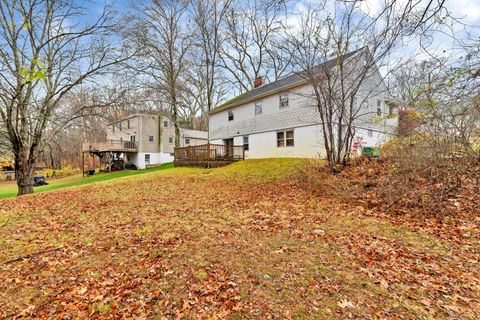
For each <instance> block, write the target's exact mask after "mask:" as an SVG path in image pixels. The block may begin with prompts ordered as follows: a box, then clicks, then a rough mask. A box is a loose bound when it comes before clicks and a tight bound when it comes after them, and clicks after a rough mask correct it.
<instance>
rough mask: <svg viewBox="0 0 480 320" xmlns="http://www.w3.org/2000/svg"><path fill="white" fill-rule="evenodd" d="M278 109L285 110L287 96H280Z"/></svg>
mask: <svg viewBox="0 0 480 320" xmlns="http://www.w3.org/2000/svg"><path fill="white" fill-rule="evenodd" d="M279 107H280V108H287V107H288V95H280V104H279Z"/></svg>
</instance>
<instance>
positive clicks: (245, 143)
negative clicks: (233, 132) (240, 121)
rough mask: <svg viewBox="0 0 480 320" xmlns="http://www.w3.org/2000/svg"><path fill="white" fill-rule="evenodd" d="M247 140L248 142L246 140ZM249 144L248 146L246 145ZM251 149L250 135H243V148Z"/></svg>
mask: <svg viewBox="0 0 480 320" xmlns="http://www.w3.org/2000/svg"><path fill="white" fill-rule="evenodd" d="M245 141H246V142H245ZM245 146H247V147H245ZM248 149H249V139H248V136H243V150H245V151H248Z"/></svg>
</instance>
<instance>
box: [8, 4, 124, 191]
mask: <svg viewBox="0 0 480 320" xmlns="http://www.w3.org/2000/svg"><path fill="white" fill-rule="evenodd" d="M84 16H85V12H84V11H83V10H82V8H80V7H77V6H75V5H74V2H73V1H55V0H42V1H40V0H39V1H27V0H15V1H2V3H1V5H0V71H1V73H0V101H1V104H0V118H1V120H2V122H3V126H4V128H5V132H6V136H7V138H8V141H9V144H10V147H11V149H12V150H13V153H14V155H15V170H16V173H17V185H18V194H19V195H23V194H27V193H32V192H33V187H32V177H33V174H34V168H35V163H36V161H37V157H38V155H39V152H41V150H43V148H44V146H45V145H46V144H47V143H48V142H49V140H50V139H51V138H52V137H54V136H55V134H56V133H57V132H59V131H60V130H62V129H63V128H64V127H65V126H66V125H68V123H69V122H70V121H71V120H72V119H74V118H75V117H77V116H78V114H77V115H71V114H62V113H59V112H56V111H57V109H58V106H59V105H61V102H62V99H63V98H64V96H65V95H66V94H68V93H69V92H72V91H74V90H75V89H76V88H77V87H78V86H80V85H81V84H82V83H87V82H88V80H89V79H91V78H92V77H93V76H95V75H97V74H99V73H100V72H101V71H103V70H105V69H106V68H107V67H109V66H111V65H113V64H115V63H118V62H119V60H120V59H119V57H118V55H117V53H118V51H117V50H116V49H115V48H114V47H112V46H111V45H110V44H109V43H107V42H106V41H104V38H103V36H105V35H106V34H107V33H108V32H109V30H110V28H109V24H108V22H109V20H110V18H111V17H112V16H111V14H110V11H109V10H108V8H105V10H104V11H103V13H102V14H101V15H100V17H99V18H98V19H97V20H95V22H93V23H85V24H83V23H76V24H72V21H74V19H78V18H79V17H84ZM89 20H90V21H91V19H89Z"/></svg>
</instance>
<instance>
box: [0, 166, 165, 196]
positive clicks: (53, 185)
mask: <svg viewBox="0 0 480 320" xmlns="http://www.w3.org/2000/svg"><path fill="white" fill-rule="evenodd" d="M172 167H173V164H172V163H167V164H164V165H162V166H159V167H153V168H150V169H146V170H128V171H117V172H112V173H96V174H95V175H93V176H87V177H82V175H81V174H77V175H74V176H69V177H65V178H59V179H51V180H49V179H47V180H48V183H49V184H48V185H47V186H40V187H35V189H34V191H35V193H39V192H45V191H51V190H57V189H62V188H67V187H74V186H81V185H84V184H90V183H94V182H100V181H108V180H112V179H117V178H122V177H128V176H132V175H137V174H144V173H149V172H155V171H158V170H163V169H169V168H172ZM16 195H17V185H16V184H15V182H4V183H0V199H6V198H11V197H15V196H16Z"/></svg>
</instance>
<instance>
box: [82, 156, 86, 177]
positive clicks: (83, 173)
mask: <svg viewBox="0 0 480 320" xmlns="http://www.w3.org/2000/svg"><path fill="white" fill-rule="evenodd" d="M82 177H85V152H83V151H82Z"/></svg>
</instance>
